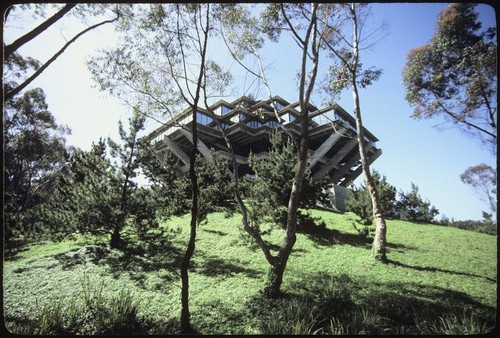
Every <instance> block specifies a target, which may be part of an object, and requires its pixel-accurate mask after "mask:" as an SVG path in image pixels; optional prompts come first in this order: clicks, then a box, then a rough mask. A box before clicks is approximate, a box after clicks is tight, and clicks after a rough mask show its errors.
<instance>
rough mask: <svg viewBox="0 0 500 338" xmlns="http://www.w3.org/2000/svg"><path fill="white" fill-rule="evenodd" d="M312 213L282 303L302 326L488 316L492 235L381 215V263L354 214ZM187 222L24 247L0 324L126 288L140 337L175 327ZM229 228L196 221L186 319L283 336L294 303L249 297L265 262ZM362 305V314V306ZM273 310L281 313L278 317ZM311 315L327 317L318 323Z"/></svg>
mask: <svg viewBox="0 0 500 338" xmlns="http://www.w3.org/2000/svg"><path fill="white" fill-rule="evenodd" d="M312 215H313V216H314V217H318V218H321V220H322V221H323V222H324V223H325V224H326V229H324V230H322V231H316V233H314V234H313V233H309V234H306V233H300V234H298V237H297V242H296V244H295V247H294V250H293V253H292V256H291V257H290V260H289V264H288V266H287V270H286V271H285V276H284V283H283V287H282V290H283V291H284V292H285V293H286V294H287V297H285V299H288V300H291V299H302V300H303V303H304V304H306V305H307V306H305V307H304V308H307V311H309V315H311V316H312V314H311V313H312V312H311V311H313V310H314V311H313V312H314V318H315V319H314V323H315V324H314V325H313V324H307V325H309V326H308V328H309V329H311V330H312V329H313V328H317V327H319V326H318V325H320V324H318V323H319V322H321V323H323V324H324V323H326V321H327V320H328V318H336V319H339V318H342V315H343V314H344V313H345V311H347V310H346V309H348V310H349V309H350V310H349V311H351V310H352V311H358V312H356V313H358V314H359V315H360V316H362V318H363V323H365V322H366V321H367V320H368V319H369V318H368V319H367V317H366V316H369V314H368V312H370V313H372V314H373V313H375V312H376V315H377V316H378V317H376V318H371V317H370V318H371V320H373V321H375V322H376V323H375V324H374V325H375V326H374V327H375V328H374V329H373V330H375V332H377V333H405V332H417V331H412V330H417V329H418V330H420V331H419V332H425V330H424V329H421V328H419V326H418V323H417V321H416V320H415V313H428V314H431V315H433V316H434V314H435V315H436V316H435V318H438V316H439V315H442V314H443V313H445V312H447V311H448V312H449V311H450V309H459V310H460V309H464V311H465V310H467V311H469V310H470V311H471V313H474V315H475V316H476V317H481V318H485V320H493V319H492V318H494V316H495V310H496V304H497V299H496V276H497V271H496V269H497V265H496V262H497V256H496V252H497V249H496V237H495V236H491V235H486V234H481V233H476V232H471V231H466V230H461V229H457V228H448V227H440V226H434V225H427V224H412V223H409V222H403V221H390V220H389V221H388V222H387V224H388V236H387V238H388V242H389V246H388V254H387V256H388V258H389V263H388V264H380V263H376V262H374V261H373V259H372V258H371V256H370V252H371V244H370V242H369V241H366V240H364V239H363V238H362V237H361V236H360V235H359V234H358V233H357V231H356V230H355V229H354V227H353V226H352V223H353V219H354V215H352V214H344V215H340V214H336V213H332V212H328V211H319V210H314V211H312ZM188 222H189V217H188V215H186V216H184V217H176V218H173V219H171V220H169V221H168V222H165V223H164V224H162V229H163V231H162V232H161V233H160V232H159V231H158V232H157V233H152V234H150V236H149V237H148V238H144V239H142V240H141V241H140V240H139V239H137V238H136V237H135V236H133V235H130V236H129V237H128V238H127V237H126V238H127V240H128V243H129V244H128V249H127V250H125V251H118V250H110V249H109V248H108V247H107V246H106V245H105V243H106V241H105V239H98V238H91V237H86V238H85V237H82V236H76V237H75V239H72V240H67V241H63V242H60V243H41V244H39V245H32V246H30V247H29V248H28V249H27V250H25V251H23V252H20V253H19V254H18V255H17V256H15V257H11V258H9V259H7V260H6V261H5V262H4V271H3V272H4V294H3V297H4V313H5V320H6V325H7V328H9V329H10V330H11V331H14V332H23V330H28V331H29V329H26V327H27V326H30V325H31V330H33V327H34V326H36V325H39V324H37V323H40V317H41V316H42V315H41V314H42V313H45V312H47V311H49V312H50V311H52V310H50V309H54V308H55V309H58V306H59V307H63V308H64V306H67V304H79V305H81V306H84V304H88V303H89V299H90V298H92V297H94V299H101V298H102V299H108V300H109V299H115V300H116V299H117V298H119V297H123V295H124V293H123V292H126V294H127V295H128V296H130V297H131V299H133V300H134V302H136V303H134V304H135V305H136V306H137V311H138V312H137V317H138V318H140V322H141V324H140V329H137V330H138V332H149V333H175V332H176V329H177V327H178V319H179V315H180V278H179V266H180V260H181V258H182V255H183V252H184V250H185V243H186V242H187V238H188V228H189V227H188ZM239 228H240V216H239V215H233V216H231V217H226V216H225V215H224V214H223V213H214V214H211V215H209V218H208V221H207V222H206V223H204V224H201V225H200V226H199V229H198V238H197V242H196V245H197V246H196V251H195V256H194V261H193V264H192V268H191V270H190V272H191V273H190V304H191V313H192V323H193V326H194V327H195V328H196V329H197V330H199V332H201V333H206V334H220V333H223V334H238V333H239V334H258V333H271V332H272V333H283V332H282V331H280V330H281V328H280V327H281V326H280V325H282V324H280V323H277V324H276V323H275V322H276V321H278V320H281V321H286V320H290V319H289V318H288V317H287V316H288V315H289V313H291V312H294V313H299V312H300V311H297V308H294V309H289V311H288V310H286V309H287V306H295V305H293V304H292V303H290V302H288V303H286V304H285V302H284V301H283V302H281V303H279V302H278V303H273V304H272V306H271V307H269V304H267V303H265V302H264V301H262V300H259V297H258V292H259V290H260V289H261V288H262V287H263V285H264V282H265V280H266V274H267V267H268V265H267V262H266V261H265V258H264V256H263V254H262V252H261V251H260V249H259V248H258V247H256V246H255V245H254V244H252V243H251V241H250V239H249V238H248V237H247V236H246V235H245V234H244V233H243V232H242V231H241V230H240V229H239ZM262 230H264V231H265V230H269V233H268V234H267V235H266V240H268V241H270V242H271V243H275V244H279V243H280V241H281V239H282V235H283V232H282V231H281V230H279V229H276V228H271V227H270V226H269V225H263V226H262ZM120 292H122V294H120ZM82 295H83V296H82ZM118 295H121V296H118ZM113 297H114V298H113ZM297 297H298V298H297ZM85 302H87V303H85ZM58 304H59V305H58ZM61 304H63V305H61ZM266 304H267V305H266ZM290 304H292V305H290ZM294 304H295V303H294ZM297 304H298V303H297ZM266 306H268V307H266ZM296 306H298V307H300V306H301V305H300V304H298V305H296ZM47 309H48V310H47ZM266 309H267V310H266ZM273 309H274V310H273ZM311 309H313V310H311ZM363 309H365V310H366V309H371V310H370V311H368V310H367V311H365V312H366V313H364V312H363V311H364V310H363ZM374 309H376V310H374ZM60 310H61V309H60ZM44 311H45V312H44ZM65 311H66V312H68V310H67V309H66V310H64V309H63V310H62V312H65ZM273 311H282V312H280V313H281V317H280V318H281V319H280V318H278V319H276V318H277V317H278V316H277V312H273ZM307 311H306V312H307ZM419 311H420V312H419ZM50 313H53V312H50ZM272 313H274V314H276V316H274V315H272ZM467 313H469V312H467ZM327 315H328V316H327ZM321 316H325V318H324V319H321V320H320V319H318V318H320V317H321ZM42 317H43V316H42ZM44 318H45V317H44ZM287 318H288V319H287ZM321 318H322V317H321ZM299 319H300V318H299ZM36 320H38V321H36ZM292 320H294V319H293V318H292ZM26 323H28V324H26ZM287 323H288V324H289V323H290V322H287ZM332 323H335V320H333V321H332V320H331V319H330V324H329V325H330V326H329V327H330V328H331V329H332V328H334V324H332ZM288 324H287V325H288ZM323 324H321V325H323ZM490 324H491V323H490ZM273 325H274V326H273ZM276 325H278V326H280V327H277V326H276ZM307 325H306V326H307ZM325 325H326V324H325ZM363 325H364V324H363ZM288 326H290V325H288ZM335 327H337V326H335ZM94 329H95V328H94ZM88 330H89V331H88V332H91V333H92V332H94V333H95V332H97V331H92V330H91V329H88ZM332 330H333V331H330V332H333V333H335V332H337V331H336V329H332ZM299 331H300V330H299ZM338 332H344V333H345V331H338ZM363 332H367V331H366V330H365V331H363Z"/></svg>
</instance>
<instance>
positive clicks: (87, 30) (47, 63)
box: [4, 15, 120, 100]
mask: <svg viewBox="0 0 500 338" xmlns="http://www.w3.org/2000/svg"><path fill="white" fill-rule="evenodd" d="M119 18H120V15H117V16H116V18H114V19H110V20H105V21H102V22H100V23H98V24H95V25H93V26H90V27H88V28H87V29H84V30H83V31H81V32H80V33H78V34H77V35H75V36H74V37H73V38H72V39H71V40H69V41H68V42H67V43H66V44H65V45H64V46H63V47H62V48H61V49H60V50H59V51H58V52H57V53H55V54H54V55H53V56H52V57H51V58H50V59H49V60H47V62H45V63H44V64H43V65H42V66H41V67H40V68H39V69H37V71H36V72H35V73H33V75H31V76H30V77H29V78H27V79H26V80H25V81H24V82H23V83H22V84H20V85H19V86H17V87H16V88H13V89H12V90H10V91H8V92H7V93H5V98H4V99H5V100H8V99H9V98H12V97H13V96H15V95H16V94H18V93H19V92H20V91H21V90H23V89H24V88H25V87H26V86H27V85H29V84H30V83H31V82H32V81H33V80H34V79H36V78H37V77H38V76H39V75H40V74H41V73H42V72H43V71H44V70H45V69H46V68H47V67H48V66H49V65H50V64H51V63H52V62H54V61H55V60H56V59H57V58H58V57H59V56H60V55H61V54H62V53H63V52H64V51H65V50H66V48H68V47H69V46H70V45H71V44H72V43H73V42H75V41H76V40H78V38H79V37H80V36H82V35H83V34H85V33H87V32H89V31H91V30H93V29H95V28H97V27H99V26H102V25H104V24H107V23H112V22H114V21H116V20H118V19H119Z"/></svg>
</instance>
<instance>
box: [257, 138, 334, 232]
mask: <svg viewBox="0 0 500 338" xmlns="http://www.w3.org/2000/svg"><path fill="white" fill-rule="evenodd" d="M270 143H271V148H270V149H269V158H265V159H263V158H257V157H255V156H254V155H253V154H250V156H249V163H250V167H251V169H252V170H253V171H254V172H255V178H253V179H252V185H251V201H252V204H253V212H252V213H253V217H265V216H271V218H272V221H273V222H274V223H276V224H278V225H279V226H280V227H282V228H286V219H287V207H286V206H287V202H288V199H289V198H290V192H291V190H292V183H293V178H294V171H293V169H294V166H295V164H296V159H297V150H296V149H295V147H294V145H293V143H292V141H291V140H290V139H289V138H288V135H286V134H283V133H279V132H276V133H274V134H273V135H271V137H270ZM330 188H331V183H330V182H329V181H328V180H323V181H314V180H313V179H312V176H311V172H310V170H307V171H306V174H305V177H304V181H303V187H302V193H301V196H300V201H299V207H300V208H314V207H316V206H317V205H318V203H321V204H327V203H328V198H329V194H328V193H327V192H328V191H329V190H330ZM299 216H300V213H299ZM299 219H300V217H299ZM297 226H298V228H300V227H301V226H302V225H301V224H300V222H299V224H297Z"/></svg>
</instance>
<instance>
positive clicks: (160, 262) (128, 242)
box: [54, 235, 184, 288]
mask: <svg viewBox="0 0 500 338" xmlns="http://www.w3.org/2000/svg"><path fill="white" fill-rule="evenodd" d="M123 243H124V244H123V246H122V248H121V249H119V250H112V249H110V248H109V247H108V246H107V244H104V243H101V244H94V245H88V246H85V247H82V248H79V249H74V250H71V251H68V252H65V253H61V254H57V255H54V258H55V259H57V260H58V261H59V263H60V264H61V265H62V268H63V269H65V270H68V269H73V268H74V267H75V266H77V265H81V264H85V263H87V262H91V263H94V264H96V265H101V266H102V265H104V266H106V267H107V268H108V269H109V272H110V273H111V275H112V276H114V277H115V278H116V277H118V276H119V275H120V274H122V273H128V274H129V275H130V278H131V279H133V280H135V281H136V282H137V284H138V285H139V286H140V287H143V288H146V286H145V280H146V279H147V277H148V276H147V275H148V274H149V273H150V272H158V271H161V279H162V280H163V281H165V282H168V281H171V280H173V279H176V278H178V270H179V267H180V264H181V260H182V257H183V255H184V252H183V251H182V250H180V249H178V247H179V246H176V245H175V243H174V242H173V241H172V240H171V239H170V238H168V237H165V236H163V235H155V236H150V237H148V238H143V239H139V238H136V237H130V238H127V239H125V240H124V241H123ZM157 275H159V274H157Z"/></svg>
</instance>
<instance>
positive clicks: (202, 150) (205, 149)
mask: <svg viewBox="0 0 500 338" xmlns="http://www.w3.org/2000/svg"><path fill="white" fill-rule="evenodd" d="M181 133H182V134H183V135H184V136H186V138H187V139H188V140H189V142H191V144H193V134H191V132H189V131H187V130H186V129H184V128H181ZM197 143H198V145H197V148H198V151H199V152H200V154H202V155H203V157H205V158H206V159H207V160H209V161H211V160H212V154H210V149H209V148H208V147H207V145H206V144H205V143H203V141H202V140H200V138H198V142H197Z"/></svg>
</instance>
